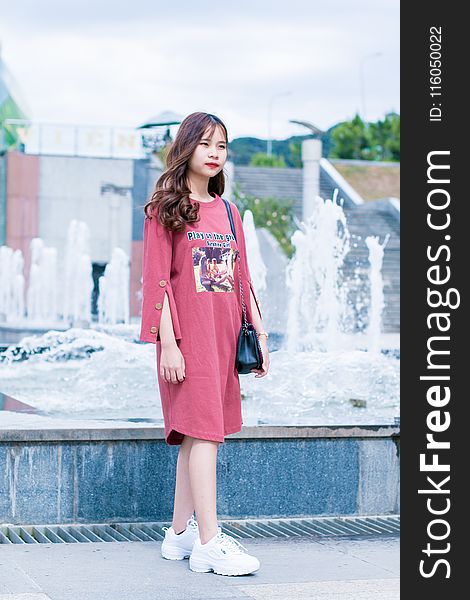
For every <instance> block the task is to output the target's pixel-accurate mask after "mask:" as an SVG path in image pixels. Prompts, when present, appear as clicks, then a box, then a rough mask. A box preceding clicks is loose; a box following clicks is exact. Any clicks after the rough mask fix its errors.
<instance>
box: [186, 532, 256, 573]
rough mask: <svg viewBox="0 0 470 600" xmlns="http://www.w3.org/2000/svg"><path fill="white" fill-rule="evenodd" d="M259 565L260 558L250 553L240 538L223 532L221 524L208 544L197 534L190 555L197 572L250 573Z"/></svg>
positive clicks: (191, 563) (192, 566) (193, 569)
mask: <svg viewBox="0 0 470 600" xmlns="http://www.w3.org/2000/svg"><path fill="white" fill-rule="evenodd" d="M259 567H260V562H259V560H258V559H257V558H256V557H255V556H251V555H250V554H248V552H247V550H246V548H245V546H242V544H240V542H239V541H238V540H236V539H235V538H233V537H232V536H230V535H227V534H226V533H223V531H222V528H221V526H220V525H219V526H218V527H217V534H216V535H215V536H214V537H213V538H212V539H210V540H209V541H208V542H207V543H206V544H201V538H200V537H199V535H198V536H197V538H196V541H195V542H194V546H193V551H192V553H191V556H190V557H189V568H190V569H191V571H196V573H209V572H210V571H214V573H217V574H218V575H248V574H249V573H253V572H254V571H257V570H258V569H259Z"/></svg>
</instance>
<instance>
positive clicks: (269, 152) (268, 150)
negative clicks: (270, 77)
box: [266, 92, 292, 156]
mask: <svg viewBox="0 0 470 600" xmlns="http://www.w3.org/2000/svg"><path fill="white" fill-rule="evenodd" d="M289 94H292V92H280V93H279V94H274V96H271V98H270V99H269V103H268V139H267V142H266V154H267V155H268V156H271V155H272V150H273V144H272V139H271V118H272V112H273V101H274V99H275V98H280V97H281V96H288V95H289Z"/></svg>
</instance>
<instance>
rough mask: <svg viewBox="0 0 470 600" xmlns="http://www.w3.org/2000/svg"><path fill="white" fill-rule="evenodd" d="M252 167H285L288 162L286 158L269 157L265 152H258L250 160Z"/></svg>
mask: <svg viewBox="0 0 470 600" xmlns="http://www.w3.org/2000/svg"><path fill="white" fill-rule="evenodd" d="M250 166H252V167H285V166H286V161H285V160H284V156H282V155H281V156H275V155H274V154H272V155H271V156H268V155H267V154H266V153H265V152H256V153H255V154H253V156H252V157H251V160H250Z"/></svg>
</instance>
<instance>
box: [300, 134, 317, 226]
mask: <svg viewBox="0 0 470 600" xmlns="http://www.w3.org/2000/svg"><path fill="white" fill-rule="evenodd" d="M321 157H322V142H321V140H318V139H308V140H303V142H302V165H303V197H302V220H303V221H305V220H306V219H307V218H308V217H309V216H310V215H311V213H312V210H313V203H314V201H315V198H316V197H317V196H318V195H319V194H320V159H321Z"/></svg>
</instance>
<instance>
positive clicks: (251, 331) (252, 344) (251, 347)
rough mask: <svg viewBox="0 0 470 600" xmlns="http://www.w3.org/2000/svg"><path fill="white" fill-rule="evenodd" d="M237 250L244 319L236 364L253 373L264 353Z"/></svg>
mask: <svg viewBox="0 0 470 600" xmlns="http://www.w3.org/2000/svg"><path fill="white" fill-rule="evenodd" d="M222 200H223V201H224V203H225V208H226V209H227V214H228V219H229V221H230V228H231V229H232V233H233V237H234V238H235V240H236V239H237V235H236V233H235V225H234V223H233V216H232V210H231V208H230V204H229V203H228V202H227V200H225V199H224V198H222ZM236 252H237V263H238V280H239V282H240V295H241V300H242V310H243V321H242V325H241V328H240V333H239V335H238V343H237V355H236V360H235V366H236V369H237V371H238V372H239V373H241V374H247V373H251V369H261V367H262V366H263V353H262V351H261V346H260V343H259V340H258V336H257V335H256V329H255V327H254V325H253V324H252V323H248V320H247V318H246V305H245V297H244V295H243V285H242V274H241V270H240V251H239V250H237V251H236Z"/></svg>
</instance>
